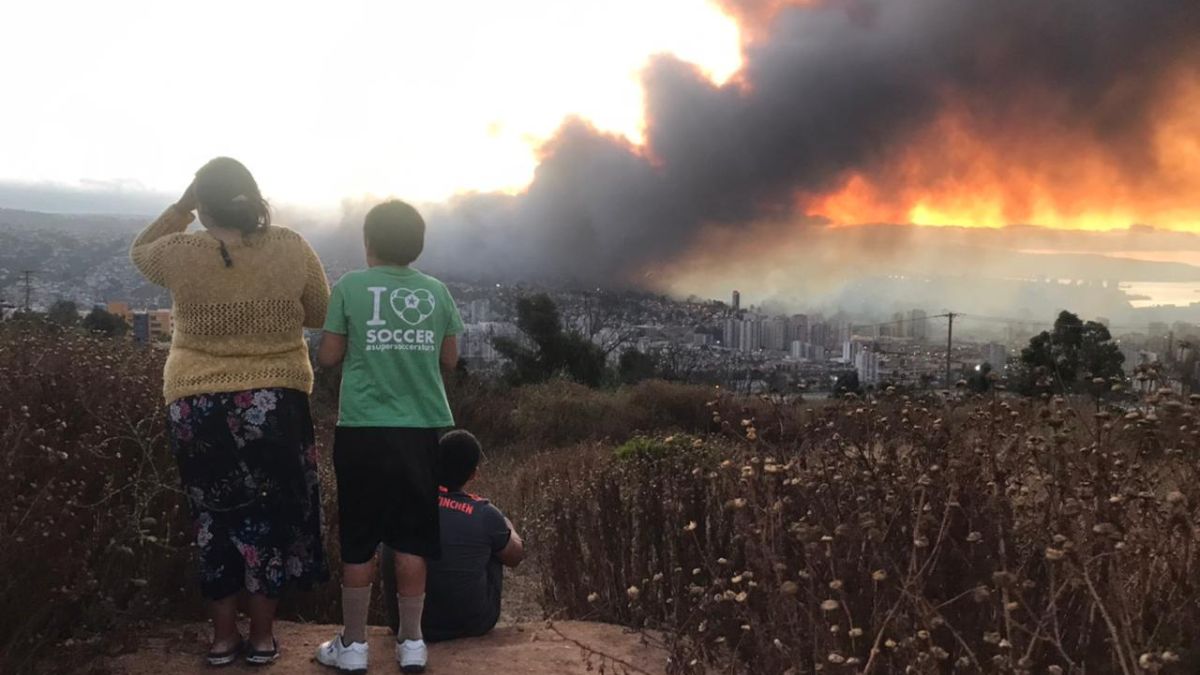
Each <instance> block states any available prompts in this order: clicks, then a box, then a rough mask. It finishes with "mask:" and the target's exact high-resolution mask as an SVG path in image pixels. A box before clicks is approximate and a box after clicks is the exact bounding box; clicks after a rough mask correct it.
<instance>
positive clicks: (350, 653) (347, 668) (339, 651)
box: [317, 633, 367, 673]
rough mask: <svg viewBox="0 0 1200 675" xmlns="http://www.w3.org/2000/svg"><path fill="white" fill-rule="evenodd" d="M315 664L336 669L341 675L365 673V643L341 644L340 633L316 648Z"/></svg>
mask: <svg viewBox="0 0 1200 675" xmlns="http://www.w3.org/2000/svg"><path fill="white" fill-rule="evenodd" d="M317 663H320V664H321V665H325V666H330V667H332V668H336V669H337V670H339V671H341V672H343V673H365V672H367V643H365V642H351V643H350V644H349V645H345V644H342V635H341V633H339V634H337V635H335V636H334V637H333V639H332V640H330V641H329V642H324V643H322V644H321V646H320V647H317Z"/></svg>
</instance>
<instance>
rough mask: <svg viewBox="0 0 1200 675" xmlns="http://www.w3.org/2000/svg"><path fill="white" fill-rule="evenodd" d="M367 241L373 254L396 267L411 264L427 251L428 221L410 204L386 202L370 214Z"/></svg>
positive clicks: (365, 223) (364, 235)
mask: <svg viewBox="0 0 1200 675" xmlns="http://www.w3.org/2000/svg"><path fill="white" fill-rule="evenodd" d="M363 238H364V239H365V240H366V244H367V250H368V251H370V253H371V255H373V256H375V257H376V258H379V259H380V260H382V261H384V262H388V263H391V264H393V265H407V264H409V263H411V262H412V261H414V260H416V259H417V257H418V256H420V255H421V251H422V250H423V249H424V248H425V219H424V218H422V217H421V214H420V213H417V210H416V209H414V208H413V207H412V206H411V205H409V204H408V203H406V202H402V201H400V200H399V199H393V200H391V201H386V202H384V203H382V204H379V205H377V206H375V208H373V209H371V210H370V211H368V212H367V218H366V220H364V221H363Z"/></svg>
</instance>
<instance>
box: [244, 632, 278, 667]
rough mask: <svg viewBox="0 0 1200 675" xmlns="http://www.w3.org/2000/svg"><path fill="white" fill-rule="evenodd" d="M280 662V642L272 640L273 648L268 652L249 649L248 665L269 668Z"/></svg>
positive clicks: (247, 653)
mask: <svg viewBox="0 0 1200 675" xmlns="http://www.w3.org/2000/svg"><path fill="white" fill-rule="evenodd" d="M278 660H279V641H278V640H276V639H275V638H271V648H270V649H268V650H265V651H264V650H261V649H247V650H246V663H248V664H250V665H252V666H269V665H271V664H272V663H275V662H276V661H278Z"/></svg>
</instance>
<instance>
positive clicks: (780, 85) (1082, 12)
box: [356, 0, 1200, 284]
mask: <svg viewBox="0 0 1200 675" xmlns="http://www.w3.org/2000/svg"><path fill="white" fill-rule="evenodd" d="M810 4H811V3H810ZM755 34H756V35H760V37H758V38H757V39H756V40H755V41H753V42H751V43H749V44H748V45H747V46H746V54H745V57H746V62H745V66H744V68H743V70H742V72H741V73H739V75H738V76H737V77H735V78H734V80H733V81H732V82H730V83H729V84H726V85H725V86H720V87H718V86H715V85H713V84H712V83H711V82H710V81H708V80H707V79H705V78H704V77H703V76H702V75H701V74H700V73H699V72H697V70H696V69H695V68H694V67H693V66H691V65H690V64H687V63H684V62H681V61H679V60H677V59H674V58H671V57H660V58H657V59H656V60H654V61H653V62H652V63H651V64H649V66H648V67H647V70H646V72H645V76H644V82H645V88H646V100H647V110H646V118H647V146H646V148H644V149H638V148H635V147H632V146H630V145H629V144H627V143H626V142H624V141H623V140H621V139H618V138H614V137H610V136H607V135H604V134H601V133H599V132H597V131H596V130H594V129H593V128H591V127H589V126H588V125H587V124H586V123H584V122H582V121H579V120H569V121H567V122H566V123H565V124H564V126H563V127H562V129H561V130H560V131H559V132H558V134H557V135H556V136H555V137H554V138H553V140H551V141H550V142H549V144H548V145H547V146H546V147H545V148H544V157H543V159H542V161H541V164H540V166H539V168H538V169H537V172H536V175H535V178H534V180H533V182H532V184H531V185H530V186H529V188H528V189H527V190H526V191H525V192H524V193H522V194H519V195H516V196H504V195H495V194H474V195H467V196H461V197H458V198H456V199H454V200H452V201H451V202H450V203H448V204H446V205H443V206H440V207H436V208H434V209H433V210H432V211H431V212H429V213H428V214H427V215H428V220H429V221H430V227H431V231H430V239H429V246H428V248H427V254H426V256H425V264H426V265H427V266H428V267H430V268H436V269H437V270H438V271H440V272H441V273H443V274H452V275H454V276H458V277H468V278H469V277H479V278H497V277H498V278H517V279H534V278H542V279H546V278H553V279H557V280H575V281H578V282H581V283H593V282H596V283H606V284H620V283H637V282H638V279H639V278H640V276H641V275H642V274H644V273H646V272H647V271H649V270H652V268H653V266H654V265H655V263H656V262H661V261H669V260H673V259H675V258H676V257H677V256H679V255H681V254H682V253H683V252H684V251H686V250H687V249H688V247H689V246H691V245H693V243H694V241H695V238H696V236H697V234H698V232H699V231H700V230H701V229H702V228H704V227H706V226H711V227H718V228H737V227H739V226H743V225H745V224H747V223H750V222H752V221H761V220H772V221H776V222H781V223H789V225H788V226H789V227H798V229H799V227H802V226H797V225H796V223H802V222H803V214H798V213H794V210H795V208H796V207H795V204H796V197H795V196H796V194H797V193H798V192H809V193H812V192H821V191H823V190H828V189H831V188H833V187H835V186H836V185H837V183H838V181H839V179H841V178H843V177H844V176H845V174H846V172H847V171H850V170H869V169H870V168H871V167H872V166H875V165H877V164H880V163H882V162H884V161H885V160H886V159H887V158H888V157H889V156H891V155H892V153H894V152H897V151H898V149H900V148H902V147H903V146H904V144H905V143H906V142H907V141H909V140H910V139H912V138H913V136H914V135H915V134H916V133H917V132H919V131H922V130H925V129H927V128H928V125H929V123H930V122H931V120H932V119H933V118H934V117H935V116H936V114H937V113H938V112H939V107H940V106H941V105H942V101H944V100H945V96H946V95H947V94H950V95H952V96H953V98H954V99H955V100H956V101H957V102H958V103H959V104H960V105H964V106H966V110H967V111H968V112H969V113H970V115H971V116H972V119H973V120H974V123H975V124H976V125H978V126H979V127H980V128H982V129H984V130H985V131H986V130H989V129H992V130H995V132H996V133H997V134H1009V135H1011V134H1012V133H1013V132H1014V130H1020V129H1021V128H1022V126H1023V125H1026V124H1029V123H1030V122H1031V121H1032V122H1035V123H1036V124H1035V125H1034V126H1036V127H1037V128H1038V129H1041V130H1046V129H1050V130H1054V129H1062V130H1068V129H1069V130H1072V132H1078V131H1080V130H1084V131H1086V132H1087V133H1088V134H1089V135H1091V136H1092V137H1094V138H1095V139H1097V140H1098V141H1099V143H1100V144H1101V146H1102V147H1103V148H1104V149H1105V150H1104V151H1105V152H1107V153H1111V155H1112V162H1113V163H1114V164H1115V165H1118V166H1121V167H1123V168H1124V169H1125V170H1126V171H1128V172H1129V174H1130V176H1131V180H1137V179H1138V178H1137V177H1138V176H1143V177H1144V179H1146V180H1153V179H1155V178H1156V177H1157V176H1158V171H1157V168H1156V167H1155V166H1153V161H1152V156H1151V155H1150V154H1148V151H1147V148H1150V147H1151V143H1150V141H1151V138H1150V134H1151V130H1152V129H1153V122H1154V119H1153V111H1154V105H1155V103H1156V102H1157V101H1159V100H1160V99H1161V98H1162V97H1163V96H1164V94H1165V93H1166V92H1165V91H1164V88H1165V87H1168V86H1169V82H1170V76H1171V75H1173V74H1177V73H1178V72H1179V69H1180V68H1186V69H1191V70H1192V71H1193V72H1196V71H1197V68H1198V67H1200V58H1198V57H1200V2H1196V0H1147V1H1145V2H1129V1H1128V0H1002V1H1000V0H997V1H983V0H877V1H876V2H852V3H846V2H837V3H830V4H826V5H823V6H810V7H792V8H785V9H783V10H782V11H780V12H779V13H778V14H777V15H776V16H775V18H774V20H773V21H772V22H771V23H770V24H769V25H768V26H767V27H766V29H765V30H764V31H762V32H761V33H755ZM1062 161H1063V162H1064V163H1069V162H1070V158H1069V157H1066V158H1062ZM356 223H361V219H356ZM797 236H801V235H799V234H798V235H797Z"/></svg>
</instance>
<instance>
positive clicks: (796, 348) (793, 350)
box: [788, 340, 808, 359]
mask: <svg viewBox="0 0 1200 675" xmlns="http://www.w3.org/2000/svg"><path fill="white" fill-rule="evenodd" d="M805 346H806V345H805V344H804V343H803V342H801V341H800V340H792V343H791V345H790V346H789V348H788V356H791V357H792V358H793V359H806V358H808V354H807V352H806V351H805V349H804V347H805Z"/></svg>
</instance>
